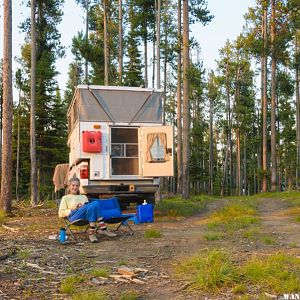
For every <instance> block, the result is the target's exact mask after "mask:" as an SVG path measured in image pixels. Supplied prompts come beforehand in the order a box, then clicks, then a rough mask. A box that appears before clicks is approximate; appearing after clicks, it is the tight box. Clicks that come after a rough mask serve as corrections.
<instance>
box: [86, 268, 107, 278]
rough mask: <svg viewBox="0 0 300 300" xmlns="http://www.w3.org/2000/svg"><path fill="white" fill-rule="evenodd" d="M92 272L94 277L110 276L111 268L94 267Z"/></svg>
mask: <svg viewBox="0 0 300 300" xmlns="http://www.w3.org/2000/svg"><path fill="white" fill-rule="evenodd" d="M90 274H91V275H92V276H93V277H104V278H108V276H109V270H108V269H107V268H98V269H93V270H91V272H90Z"/></svg>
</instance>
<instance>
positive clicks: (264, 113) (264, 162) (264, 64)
mask: <svg viewBox="0 0 300 300" xmlns="http://www.w3.org/2000/svg"><path fill="white" fill-rule="evenodd" d="M267 8H268V0H265V1H264V3H263V16H262V33H263V43H264V51H263V55H262V66H261V75H262V82H263V86H262V96H263V98H262V119H263V122H262V123H263V124H262V172H263V178H262V192H267V190H268V181H267V164H268V162H267V160H268V157H267V155H268V136H267V134H268V129H267V118H268V98H267V54H266V50H267Z"/></svg>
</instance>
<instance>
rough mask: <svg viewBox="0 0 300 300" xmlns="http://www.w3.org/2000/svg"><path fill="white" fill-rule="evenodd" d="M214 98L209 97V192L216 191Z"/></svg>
mask: <svg viewBox="0 0 300 300" xmlns="http://www.w3.org/2000/svg"><path fill="white" fill-rule="evenodd" d="M213 136H214V134H213V99H212V98H210V99H209V193H210V195H213V193H214V161H213V159H214V151H213V150H214V149H213Z"/></svg>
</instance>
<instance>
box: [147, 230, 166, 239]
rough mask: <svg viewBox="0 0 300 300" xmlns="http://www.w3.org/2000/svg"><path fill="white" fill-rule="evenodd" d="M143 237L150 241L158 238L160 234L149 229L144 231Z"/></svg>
mask: <svg viewBox="0 0 300 300" xmlns="http://www.w3.org/2000/svg"><path fill="white" fill-rule="evenodd" d="M144 236H145V238H147V239H152V238H160V237H161V236H162V234H161V232H160V231H159V230H158V229H154V228H150V229H147V230H146V231H145V234H144Z"/></svg>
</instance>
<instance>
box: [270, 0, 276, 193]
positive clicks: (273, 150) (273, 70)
mask: <svg viewBox="0 0 300 300" xmlns="http://www.w3.org/2000/svg"><path fill="white" fill-rule="evenodd" d="M275 9H276V2H275V0H272V20H271V45H272V62H271V65H272V66H271V191H272V192H275V191H276V190H277V172H276V164H277V161H276V57H275V56H276V54H275V44H274V43H275V41H274V40H275V22H276V20H275Z"/></svg>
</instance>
